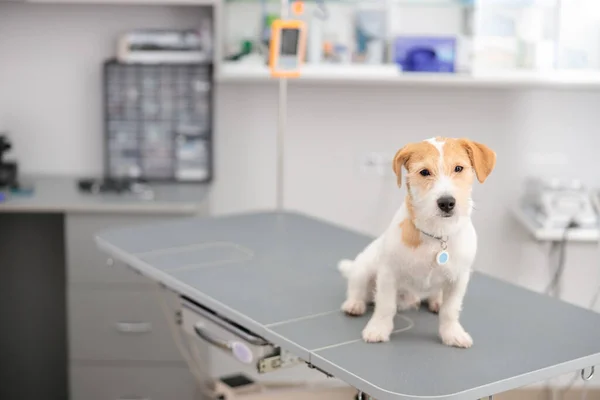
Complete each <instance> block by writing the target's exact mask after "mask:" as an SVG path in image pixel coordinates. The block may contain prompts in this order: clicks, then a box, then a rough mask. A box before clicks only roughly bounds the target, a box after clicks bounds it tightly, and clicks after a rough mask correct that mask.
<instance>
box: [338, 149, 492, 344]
mask: <svg viewBox="0 0 600 400" xmlns="http://www.w3.org/2000/svg"><path fill="white" fill-rule="evenodd" d="M495 164H496V153H495V152H494V151H492V150H491V149H490V148H488V147H487V146H485V145H483V144H481V143H477V142H474V141H471V140H469V139H464V138H458V139H457V138H443V137H435V138H431V139H427V140H425V141H422V142H415V143H409V144H407V145H406V146H404V147H402V148H401V149H400V150H398V152H397V153H396V155H395V156H394V160H393V170H394V173H395V174H396V177H397V183H398V186H401V184H402V170H403V169H405V170H406V177H405V180H406V188H407V195H406V198H405V201H404V202H403V203H402V205H401V206H400V208H399V209H398V211H397V212H396V214H395V215H394V217H393V219H392V221H391V223H390V224H389V226H388V227H387V229H386V230H385V231H384V232H383V234H381V235H380V236H379V237H377V238H376V239H375V240H373V241H372V242H371V243H370V244H369V245H368V246H367V247H366V248H365V249H364V250H363V251H362V252H360V253H359V254H358V255H357V256H356V257H355V259H354V260H341V261H340V262H339V264H338V269H339V270H340V271H341V273H342V275H343V276H344V277H345V278H346V279H347V293H346V299H345V301H344V303H343V304H342V307H341V308H342V310H343V311H344V312H345V313H346V314H348V315H354V316H358V315H362V314H364V313H365V311H366V308H367V303H369V302H371V301H374V302H375V309H374V311H373V315H372V317H371V319H370V320H369V322H368V323H367V325H366V327H365V328H364V330H363V332H362V337H363V339H364V340H365V341H366V342H386V341H389V339H390V335H391V333H392V331H393V330H394V316H395V315H396V313H397V311H398V310H400V311H402V310H407V309H409V308H412V307H415V308H418V307H419V306H420V304H421V302H422V301H423V300H427V302H428V305H429V309H430V310H431V311H432V312H436V313H438V316H439V335H440V338H441V340H442V342H443V343H444V344H445V345H448V346H454V347H461V348H469V347H471V346H472V345H473V339H472V338H471V336H470V335H469V333H467V332H466V331H465V329H464V328H463V326H462V325H461V323H460V313H461V310H462V303H463V298H464V296H465V293H466V290H467V286H468V283H469V279H470V276H471V267H472V264H473V262H474V259H475V255H476V252H477V234H476V232H475V228H474V226H473V224H472V222H471V214H472V210H473V200H472V197H471V193H472V186H473V183H474V181H475V177H476V178H477V180H478V181H479V182H480V183H483V182H484V181H485V180H486V179H487V178H488V176H489V175H490V174H491V172H492V170H493V169H494V166H495Z"/></svg>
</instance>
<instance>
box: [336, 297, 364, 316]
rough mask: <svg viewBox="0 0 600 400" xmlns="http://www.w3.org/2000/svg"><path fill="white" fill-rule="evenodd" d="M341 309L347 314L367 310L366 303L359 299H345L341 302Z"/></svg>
mask: <svg viewBox="0 0 600 400" xmlns="http://www.w3.org/2000/svg"><path fill="white" fill-rule="evenodd" d="M342 311H343V312H345V313H346V314H348V315H355V316H358V315H363V314H364V313H365V311H367V303H365V302H364V301H360V300H350V299H348V300H346V301H345V302H344V304H342Z"/></svg>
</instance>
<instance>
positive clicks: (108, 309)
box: [69, 289, 182, 361]
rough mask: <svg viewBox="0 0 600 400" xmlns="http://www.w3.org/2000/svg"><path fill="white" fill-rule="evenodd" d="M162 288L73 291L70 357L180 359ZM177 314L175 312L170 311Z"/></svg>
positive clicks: (70, 315) (88, 358)
mask: <svg viewBox="0 0 600 400" xmlns="http://www.w3.org/2000/svg"><path fill="white" fill-rule="evenodd" d="M158 296H164V293H162V292H159V291H158V290H138V291H136V290H104V289H88V290H78V289H71V290H70V291H69V337H70V344H71V358H72V359H78V360H113V361H117V360H121V361H181V360H182V359H181V356H180V354H179V353H178V350H177V347H176V346H175V343H174V341H173V338H172V336H171V332H170V330H169V326H168V325H167V320H166V316H165V315H164V312H163V311H162V308H161V305H160V303H159V301H160V299H159V297H158ZM169 316H170V317H173V314H172V313H171V314H170V315H169Z"/></svg>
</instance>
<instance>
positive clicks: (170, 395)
mask: <svg viewBox="0 0 600 400" xmlns="http://www.w3.org/2000/svg"><path fill="white" fill-rule="evenodd" d="M183 217H186V215H183V216H175V217H174V216H173V215H172V214H171V215H158V214H155V215H148V214H144V215H131V214H119V213H114V214H110V213H109V214H106V213H89V214H86V213H74V214H67V215H66V220H65V238H66V249H67V251H66V263H67V309H68V337H69V362H70V368H69V371H70V379H69V381H70V396H71V400H90V399H91V400H93V399H134V398H135V399H153V400H161V399H165V400H167V399H178V400H197V399H201V398H202V397H201V395H200V392H199V390H198V389H197V387H196V381H195V380H194V379H193V377H192V374H191V373H190V372H189V371H188V369H187V365H186V364H185V362H184V360H183V358H182V357H181V355H180V354H179V352H178V349H177V347H176V345H175V342H174V340H173V337H172V334H171V331H170V329H169V325H168V323H167V320H166V318H167V315H165V312H164V310H163V309H162V307H161V303H160V302H161V301H162V300H163V299H164V297H163V296H167V295H168V294H169V293H167V292H165V291H163V290H162V289H160V288H159V286H158V285H157V284H156V283H155V282H152V281H150V280H149V279H147V278H145V277H143V276H141V275H139V274H137V273H134V272H133V271H132V270H130V269H129V268H128V267H127V266H125V265H123V264H120V263H118V262H114V263H107V257H106V256H105V255H104V254H103V253H102V252H100V251H99V250H98V249H97V247H96V245H95V242H94V236H95V233H97V232H99V231H101V230H104V229H107V228H116V227H119V226H127V225H135V224H147V223H152V222H159V221H164V220H167V219H173V218H183ZM166 304H167V305H168V307H169V309H170V311H172V310H173V309H174V307H175V306H176V304H177V298H176V296H174V295H173V297H167V298H166ZM172 316H173V313H172V312H170V313H169V317H172ZM199 352H200V357H201V358H204V359H205V360H207V358H208V349H202V348H200V349H199ZM206 364H207V365H208V361H207V363H206Z"/></svg>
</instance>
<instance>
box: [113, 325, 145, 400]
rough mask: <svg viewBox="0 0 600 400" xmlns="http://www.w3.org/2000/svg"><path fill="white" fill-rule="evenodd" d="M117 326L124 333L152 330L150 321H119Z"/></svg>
mask: <svg viewBox="0 0 600 400" xmlns="http://www.w3.org/2000/svg"><path fill="white" fill-rule="evenodd" d="M116 326H117V330H118V331H119V332H122V333H148V332H151V331H152V324H151V323H150V322H117V324H116ZM144 400H145V399H144Z"/></svg>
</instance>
